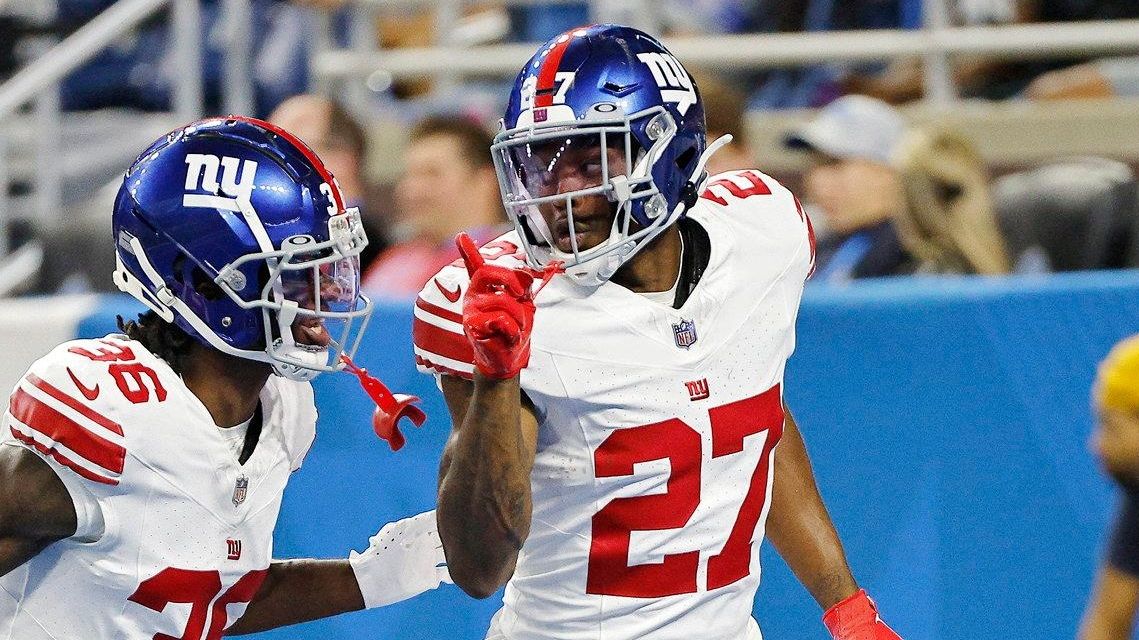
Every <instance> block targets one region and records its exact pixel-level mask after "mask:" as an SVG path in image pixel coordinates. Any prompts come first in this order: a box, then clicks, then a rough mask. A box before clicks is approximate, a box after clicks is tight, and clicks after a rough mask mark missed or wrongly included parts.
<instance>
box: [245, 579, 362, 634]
mask: <svg viewBox="0 0 1139 640" xmlns="http://www.w3.org/2000/svg"><path fill="white" fill-rule="evenodd" d="M363 608H364V596H362V595H361V594H360V587H359V585H358V584H357V582H356V576H355V574H354V573H352V567H351V565H349V564H348V561H347V560H278V561H275V562H273V564H271V565H269V574H268V575H266V576H265V581H264V582H262V583H261V588H260V589H258V591H257V595H255V596H253V600H252V601H251V602H250V603H249V608H247V609H246V610H245V615H243V616H241V619H240V620H238V621H237V622H235V623H234V624H233V626H231V627H230V628H229V629H227V630H226V632H225V635H227V636H236V635H242V634H245V633H256V632H258V631H265V630H268V629H275V628H277V627H284V626H287V625H291V624H298V623H301V622H308V621H309V620H317V619H319V618H327V617H329V616H334V615H337V614H341V613H347V612H349V611H359V610H360V609H363Z"/></svg>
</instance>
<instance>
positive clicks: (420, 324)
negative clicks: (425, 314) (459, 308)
mask: <svg viewBox="0 0 1139 640" xmlns="http://www.w3.org/2000/svg"><path fill="white" fill-rule="evenodd" d="M411 337H412V340H413V341H414V342H415V346H417V347H419V348H420V349H423V350H424V351H430V352H431V353H434V354H437V355H440V356H443V357H444V358H449V359H451V360H458V361H459V362H472V363H473V362H474V361H475V354H474V351H473V350H472V349H471V343H470V342H468V341H467V336H465V335H463V334H461V333H454V332H451V331H447V330H446V329H440V328H439V327H436V326H435V325H433V324H430V323H427V322H424V321H422V320H420V319H419V318H416V319H415V321H414V322H413V323H412V325H411Z"/></svg>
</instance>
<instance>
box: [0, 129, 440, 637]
mask: <svg viewBox="0 0 1139 640" xmlns="http://www.w3.org/2000/svg"><path fill="white" fill-rule="evenodd" d="M113 229H114V241H115V246H116V251H117V268H116V271H115V274H114V276H115V282H116V283H117V284H118V285H119V287H120V288H121V289H123V290H124V291H126V292H128V293H130V294H132V295H134V296H135V297H136V298H138V299H139V300H140V301H142V302H143V303H144V304H145V305H146V306H147V307H149V309H150V311H149V312H148V313H146V314H144V315H142V316H140V317H139V320H138V321H132V322H127V323H125V326H123V329H124V333H125V335H117V334H116V335H111V336H107V337H106V338H104V339H101V340H76V341H72V342H67V343H64V344H62V345H60V346H59V347H57V348H56V349H55V350H53V351H52V352H50V353H49V354H47V355H46V356H44V357H43V358H41V359H40V360H39V361H37V362H36V363H35V364H33V365H32V367H31V369H30V370H29V371H28V373H27V374H26V375H25V376H24V378H23V379H22V380H21V381H20V382H19V384H18V385H17V386H16V389H15V390H14V391H13V393H12V397H11V401H10V404H9V407H8V410H7V411H6V412H5V413H4V416H3V423H2V425H0V427H2V429H3V432H2V434H0V639H3V640H40V639H53V640H63V639H65V638H74V639H81V640H96V639H101V638H106V639H108V640H110V639H112V638H113V639H116V640H121V639H129V640H151V639H152V638H161V639H167V640H171V639H174V638H178V639H180V640H216V639H217V638H220V637H221V636H222V635H223V634H231V633H247V632H251V631H257V630H261V629H269V628H273V627H278V626H282V625H287V624H293V623H297V622H302V621H306V620H312V619H315V618H320V617H324V616H329V615H333V614H337V613H340V612H345V611H353V610H357V609H362V608H364V607H372V606H380V605H383V604H387V603H391V602H395V601H397V600H402V599H404V598H408V597H411V596H413V595H416V594H417V593H420V592H422V591H426V590H428V589H433V588H435V587H436V586H438V585H439V583H440V581H441V580H445V579H447V578H446V569H445V567H441V566H440V565H441V563H442V561H443V558H442V551H441V549H440V545H439V542H438V534H437V533H436V532H435V528H436V527H435V515H434V512H428V513H425V514H420V515H419V516H415V517H412V518H408V519H406V520H401V521H399V522H395V523H391V524H389V525H387V526H385V527H384V528H383V529H381V531H380V533H379V534H378V535H377V537H374V538H373V541H372V545H371V547H370V548H368V549H367V550H366V551H365V552H364V553H355V552H353V553H352V554H350V557H349V558H347V559H344V560H294V561H287V562H281V561H273V556H272V552H273V549H272V536H273V528H274V526H275V524H276V521H277V514H278V511H279V509H280V506H281V496H282V492H283V490H284V488H285V484H286V482H287V481H288V479H289V476H290V474H291V473H292V472H293V471H295V470H296V469H298V468H299V467H300V466H301V462H302V460H303V459H304V457H305V454H306V453H307V452H308V449H309V447H310V445H311V444H312V442H313V438H314V437H315V435H316V433H315V423H316V408H315V406H314V405H313V391H312V386H311V385H310V383H309V380H311V379H312V378H313V377H315V376H316V375H317V374H319V373H321V372H325V371H335V370H337V369H339V368H342V367H344V366H347V367H348V368H349V369H352V368H353V367H352V365H351V363H350V360H347V359H344V358H342V356H348V355H350V353H351V352H352V351H353V350H354V343H352V344H350V342H349V340H350V338H352V337H354V336H355V337H358V336H359V334H360V332H362V330H363V324H365V323H366V320H367V317H368V315H369V313H370V311H371V305H370V303H369V302H368V300H367V299H366V298H364V297H362V296H361V295H360V294H359V291H358V289H359V277H360V271H359V254H360V250H361V249H362V248H363V247H364V246H365V245H366V243H367V240H366V238H365V237H364V234H363V231H362V230H361V227H360V219H359V213H358V212H357V211H356V210H354V209H346V208H345V206H344V199H343V197H342V196H341V194H340V190H339V187H338V186H337V185H336V182H335V180H334V179H333V177H332V176H331V175H330V174H329V173H328V171H327V169H325V168H324V165H323V164H321V162H320V160H319V159H318V158H317V157H316V156H315V155H314V154H313V153H312V151H310V150H309V149H308V147H306V146H305V145H304V144H303V143H301V142H300V141H299V140H297V139H296V138H294V137H293V136H292V135H290V134H289V133H287V132H285V131H283V130H281V129H279V128H277V127H275V126H273V125H271V124H269V123H266V122H262V121H259V120H253V119H249V118H241V117H230V118H219V119H211V120H203V121H200V122H196V123H193V124H190V125H188V126H186V127H184V128H182V129H179V130H176V131H174V132H171V133H170V134H169V135H167V136H164V137H163V138H161V139H159V140H158V141H157V142H155V143H154V144H153V145H152V146H151V147H150V148H148V149H147V150H146V151H144V152H143V154H142V155H140V156H139V158H138V159H137V160H136V161H135V163H134V164H133V165H132V166H131V168H130V169H129V170H128V171H127V173H126V175H125V177H124V180H123V184H122V187H121V189H120V191H119V194H118V198H117V200H116V203H115V210H114V214H113ZM342 363H346V364H342ZM369 383H370V386H371V388H372V390H373V391H375V390H376V389H377V388H378V387H382V385H380V383H379V382H378V381H376V380H374V379H373V380H370V381H369ZM408 401H409V399H408V398H399V397H394V396H391V395H390V394H387V395H386V396H384V397H381V398H380V404H381V405H382V406H381V409H379V410H378V414H377V420H378V421H379V422H381V424H378V425H377V429H378V430H381V427H388V428H390V427H391V426H392V425H393V424H394V421H396V420H398V419H399V417H401V416H404V415H406V416H409V417H411V418H412V419H414V420H421V419H422V414H421V412H419V410H418V409H417V408H415V407H413V406H410V405H409V403H408Z"/></svg>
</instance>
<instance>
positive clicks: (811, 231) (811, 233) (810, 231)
mask: <svg viewBox="0 0 1139 640" xmlns="http://www.w3.org/2000/svg"><path fill="white" fill-rule="evenodd" d="M791 197H792V198H795V208H796V209H798V211H799V217H800V218H802V219H803V221H804V222H806V223H807V242H808V243H809V244H810V245H811V270H810V271H808V272H807V279H808V280H810V279H811V276H813V275H815V227H814V225H812V224H811V216H809V215H807V212H806V211H804V210H803V203H801V202H799V198H797V197H795V196H791Z"/></svg>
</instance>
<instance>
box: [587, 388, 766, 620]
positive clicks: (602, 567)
mask: <svg viewBox="0 0 1139 640" xmlns="http://www.w3.org/2000/svg"><path fill="white" fill-rule="evenodd" d="M708 416H709V418H710V420H711V424H712V457H713V458H719V457H721V456H729V455H733V454H737V453H741V452H742V451H743V448H744V438H746V437H747V436H750V435H755V434H758V433H761V432H764V431H767V438H766V440H765V441H764V443H763V451H762V453H761V454H760V456H759V462H758V464H757V465H756V467H755V471H754V472H753V473H752V476H751V484H750V485H749V486H748V489H747V494H746V495H745V496H744V500H743V504H742V505H741V506H740V510H739V512H738V513H737V514H736V519H735V524H733V526H732V529H731V531H729V532H727V540H726V542H725V543H724V547H723V549H722V550H721V551H720V553H719V554H717V555H714V556H712V557H710V558H708V589H709V590H711V589H718V588H719V587H723V586H725V585H729V584H731V583H733V582H735V581H737V580H739V579H741V578H743V577H745V576H747V575H748V573H749V572H750V570H751V545H752V542H751V539H752V536H753V535H754V533H755V527H756V525H757V524H758V523H759V518H760V516H761V515H762V513H763V503H764V500H765V498H766V495H767V474H768V468H769V466H770V464H769V461H770V459H771V453H772V450H773V449H775V444H776V443H777V442H779V438H780V436H781V435H782V434H783V404H782V400H781V397H780V393H779V385H776V386H774V387H772V388H771V389H768V390H767V391H765V392H763V393H761V394H759V395H757V396H753V397H751V398H746V399H744V400H739V401H736V402H732V403H729V404H725V405H722V406H719V407H713V408H711V409H709V410H708ZM662 459H667V460H668V461H669V464H670V466H671V474H670V476H669V479H668V485H667V491H666V492H665V493H662V494H655V495H646V496H634V497H631V498H616V499H614V500H612V501H610V502H609V504H607V505H605V507H603V508H602V509H601V510H600V511H598V512H597V513H596V514H594V516H593V538H592V540H591V542H590V546H589V570H588V575H587V577H586V592H587V593H592V594H597V595H613V596H626V597H634V598H657V597H662V596H669V595H676V594H681V593H695V592H696V590H697V589H696V572H697V565H698V563H699V561H700V552H699V551H698V550H692V551H687V552H683V553H674V554H667V555H665V556H664V561H663V562H660V563H657V564H642V565H632V566H630V565H629V541H630V537H631V533H632V532H633V531H659V530H663V529H679V528H683V527H684V526H686V525H687V524H688V521H689V519H690V518H691V517H692V514H693V513H695V512H696V507H697V506H699V504H700V467H701V462H702V459H703V455H702V452H701V447H700V434H698V433H697V432H696V430H695V429H693V428H692V427H691V426H689V425H688V424H686V423H684V422H683V421H681V420H679V419H676V418H673V419H671V420H665V421H664V422H657V423H655V424H649V425H644V426H640V427H633V428H630V429H621V430H619V431H615V432H614V433H613V434H612V435H610V436H609V437H608V438H606V439H605V441H604V442H602V443H601V446H599V447H598V448H597V451H595V452H594V455H593V461H594V467H595V468H596V472H597V476H598V477H599V478H610V477H618V476H628V475H632V474H633V465H634V464H637V463H640V462H648V461H650V460H662Z"/></svg>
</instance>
